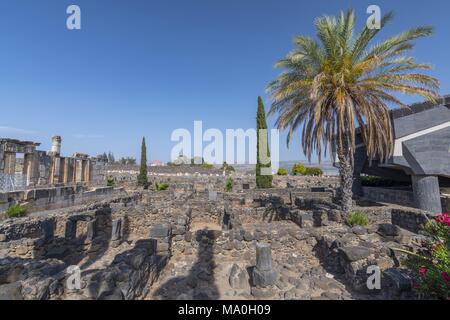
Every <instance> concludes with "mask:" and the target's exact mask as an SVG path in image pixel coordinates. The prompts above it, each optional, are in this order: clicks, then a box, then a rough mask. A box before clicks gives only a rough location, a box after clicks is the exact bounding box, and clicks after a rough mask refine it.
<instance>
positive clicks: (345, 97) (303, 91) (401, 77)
mask: <svg viewBox="0 0 450 320" xmlns="http://www.w3.org/2000/svg"><path fill="white" fill-rule="evenodd" d="M391 19H392V13H389V14H386V15H385V16H383V17H382V20H381V29H379V30H377V29H369V28H367V26H366V27H365V28H363V29H362V30H361V31H360V32H359V33H358V34H357V35H356V36H355V35H354V29H355V16H354V14H353V10H349V11H348V12H347V13H344V12H341V13H340V15H339V17H337V18H335V17H328V16H324V17H321V18H318V19H317V20H316V21H315V26H316V29H317V38H318V39H317V40H314V39H312V38H310V37H307V36H298V37H295V39H294V43H295V45H296V48H295V50H294V51H292V52H291V53H290V54H288V55H287V57H286V58H285V59H282V60H280V61H278V63H277V64H276V67H281V68H284V69H285V71H284V72H283V73H282V74H281V75H279V76H278V78H277V79H276V80H275V81H273V82H271V83H270V84H269V86H268V91H269V92H270V93H271V95H272V99H273V102H272V106H271V109H270V111H269V115H273V114H278V117H277V121H276V125H277V127H278V128H279V129H280V130H285V129H288V130H289V132H288V136H287V145H288V146H289V141H290V140H291V138H292V136H293V134H294V131H295V130H296V129H297V128H301V127H303V128H302V146H303V151H304V153H305V154H306V155H307V156H308V159H309V160H311V155H312V153H313V152H316V153H317V154H318V158H319V161H321V157H322V152H323V151H322V150H324V155H325V156H326V154H327V150H328V152H329V153H331V149H332V147H333V146H334V149H335V151H336V156H337V158H338V160H339V174H340V179H341V189H342V209H343V210H344V211H345V212H349V211H350V210H351V207H352V196H353V195H352V183H353V154H354V150H355V134H356V133H355V128H357V127H359V128H360V131H361V136H362V139H363V141H364V143H365V144H366V147H367V155H368V158H369V159H375V158H377V157H378V159H380V160H386V159H387V158H389V157H390V156H391V155H392V152H393V144H394V143H393V139H394V137H393V128H392V123H391V120H390V114H389V107H388V105H390V106H401V107H407V106H406V105H405V104H404V103H402V101H401V100H400V99H399V98H398V97H397V96H395V94H397V93H402V94H412V95H419V96H422V97H424V98H426V99H427V100H430V101H434V102H435V101H436V100H437V99H438V98H439V94H438V91H439V81H438V80H437V79H435V78H433V77H431V76H429V75H426V74H421V73H419V72H417V70H418V69H430V68H431V66H430V65H428V64H419V63H416V61H415V60H414V59H413V58H412V57H409V56H407V55H406V54H407V53H408V51H409V50H411V49H412V48H413V46H414V45H413V43H412V40H414V39H417V38H420V37H425V36H429V35H431V34H432V32H433V28H432V27H430V26H422V27H417V28H413V29H411V30H408V31H406V32H403V33H401V34H399V35H396V36H393V37H391V38H389V39H387V40H385V41H382V42H381V43H379V44H376V45H371V43H372V41H373V40H374V38H375V36H376V35H377V34H378V33H379V31H380V30H382V29H383V28H384V27H385V26H386V24H387V23H388V22H389V21H390V20H391Z"/></svg>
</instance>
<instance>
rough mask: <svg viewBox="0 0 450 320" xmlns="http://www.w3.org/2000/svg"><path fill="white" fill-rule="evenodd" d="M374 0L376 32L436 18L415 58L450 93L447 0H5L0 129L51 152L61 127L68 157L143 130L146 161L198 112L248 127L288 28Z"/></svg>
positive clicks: (133, 147) (117, 145) (362, 12)
mask: <svg viewBox="0 0 450 320" xmlns="http://www.w3.org/2000/svg"><path fill="white" fill-rule="evenodd" d="M70 4H77V5H79V6H80V8H81V11H82V15H81V16H82V29H81V30H74V31H69V30H68V29H67V28H66V18H67V16H68V15H67V14H66V8H67V7H68V5H70ZM370 4H377V5H379V6H380V7H381V9H382V11H383V12H386V11H389V10H394V12H395V14H396V17H395V19H394V21H393V22H392V23H391V24H390V25H389V26H388V27H387V29H386V31H385V32H383V33H382V35H381V36H382V37H387V36H389V35H392V34H395V33H397V32H400V31H404V30H405V29H407V28H409V27H413V26H417V25H422V24H431V25H434V26H435V28H436V32H435V35H434V36H432V37H430V38H427V39H421V40H419V41H418V42H417V47H416V49H415V50H414V56H415V57H416V58H417V59H418V61H420V62H430V63H432V64H434V65H435V70H434V71H432V74H433V75H435V76H436V77H438V78H439V79H440V80H441V82H442V93H443V94H446V93H450V61H449V51H450V26H449V22H448V12H450V2H449V1H448V0H428V1H417V0H414V1H411V0H395V1H393V0H387V1H381V0H370V1H366V0H353V1H348V0H339V1H336V0H334V1H330V0H314V1H300V0H258V1H253V0H148V1H144V0H127V1H125V0H96V1H93V0H70V1H66V0H40V1H36V0H1V1H0V12H1V13H0V14H1V19H0V35H1V36H0V49H1V50H0V64H1V72H0V105H1V109H0V110H1V112H0V137H15V138H19V139H31V140H34V141H39V142H42V148H41V149H43V150H48V149H49V146H50V138H51V136H52V135H55V134H58V135H61V136H62V137H63V148H62V152H63V154H65V155H70V154H72V153H73V152H75V151H80V152H86V153H89V154H91V155H96V154H98V153H101V152H103V151H112V152H114V154H115V155H116V158H118V157H120V156H135V157H138V155H139V150H140V139H141V138H142V136H143V135H145V137H146V139H147V148H148V151H149V155H148V157H149V159H151V160H153V159H160V160H164V161H167V160H169V157H170V150H171V148H172V147H173V145H174V143H173V142H171V141H170V135H171V132H172V131H173V130H174V129H177V128H187V129H189V130H193V121H194V120H202V121H203V126H204V128H205V129H206V128H218V129H221V130H224V129H226V128H230V129H233V128H244V129H248V128H252V127H254V126H255V115H256V107H257V96H258V95H261V96H263V99H264V101H265V103H266V109H268V108H269V105H270V101H269V100H268V96H267V95H266V93H265V87H266V85H267V83H268V82H269V81H271V80H273V79H274V78H275V77H276V76H277V74H279V73H280V70H276V69H274V68H273V65H274V63H275V62H276V60H277V59H280V58H282V57H284V56H285V54H286V53H288V52H289V51H290V50H291V49H292V48H293V45H292V39H293V37H294V36H295V35H298V34H306V35H314V27H313V21H314V19H315V18H316V17H318V16H321V15H323V14H333V15H334V14H337V13H338V12H339V10H340V9H347V8H350V7H352V8H354V9H355V12H356V15H357V17H359V19H358V21H359V24H360V25H361V24H362V23H365V21H366V19H367V17H368V15H367V14H366V8H367V7H368V5H370ZM417 100H420V98H417V97H416V98H408V99H407V100H405V101H407V102H413V101H417ZM271 122H272V121H271ZM298 136H299V134H298ZM280 144H281V145H282V148H281V159H282V160H297V159H304V158H305V157H304V155H303V154H302V152H301V149H300V145H299V139H296V140H294V141H293V143H292V145H291V148H290V150H287V149H286V148H285V147H284V145H285V143H284V138H283V137H282V141H281V142H280Z"/></svg>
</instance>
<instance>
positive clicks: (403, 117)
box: [355, 96, 450, 212]
mask: <svg viewBox="0 0 450 320" xmlns="http://www.w3.org/2000/svg"><path fill="white" fill-rule="evenodd" d="M391 116H392V121H393V127H394V137H395V146H394V153H393V156H392V157H391V158H390V159H389V160H388V161H387V162H384V163H380V161H376V160H375V161H372V162H370V161H368V159H367V155H366V147H365V145H364V144H363V143H361V144H359V145H358V147H357V149H356V153H355V174H356V175H358V174H360V173H366V174H370V175H377V176H384V177H389V178H391V179H394V180H396V179H397V180H403V181H404V180H409V179H411V180H412V185H413V190H414V193H415V196H416V202H417V203H416V205H417V207H419V208H421V209H425V210H428V211H432V212H438V211H440V210H441V205H440V194H439V183H441V184H446V185H447V184H449V183H450V96H445V97H443V98H442V99H441V100H440V101H439V103H437V104H432V103H430V102H424V103H418V104H414V105H412V106H410V107H409V108H403V109H396V110H392V111H391Z"/></svg>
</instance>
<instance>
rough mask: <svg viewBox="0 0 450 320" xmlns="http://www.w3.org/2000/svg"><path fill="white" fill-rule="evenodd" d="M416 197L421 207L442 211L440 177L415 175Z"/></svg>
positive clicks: (437, 211) (414, 189) (427, 209)
mask: <svg viewBox="0 0 450 320" xmlns="http://www.w3.org/2000/svg"><path fill="white" fill-rule="evenodd" d="M412 185H413V191H414V199H415V201H416V206H417V207H418V208H419V209H422V210H426V211H429V212H431V213H441V212H442V205H441V193H440V190H439V179H438V177H436V176H425V175H413V176H412Z"/></svg>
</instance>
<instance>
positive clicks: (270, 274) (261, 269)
mask: <svg viewBox="0 0 450 320" xmlns="http://www.w3.org/2000/svg"><path fill="white" fill-rule="evenodd" d="M252 275H253V285H255V286H258V287H267V286H271V285H273V284H274V283H275V281H276V280H277V272H276V271H275V269H274V268H273V266H272V250H271V248H270V245H269V244H268V243H257V244H256V266H255V267H254V268H253V274H252Z"/></svg>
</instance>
